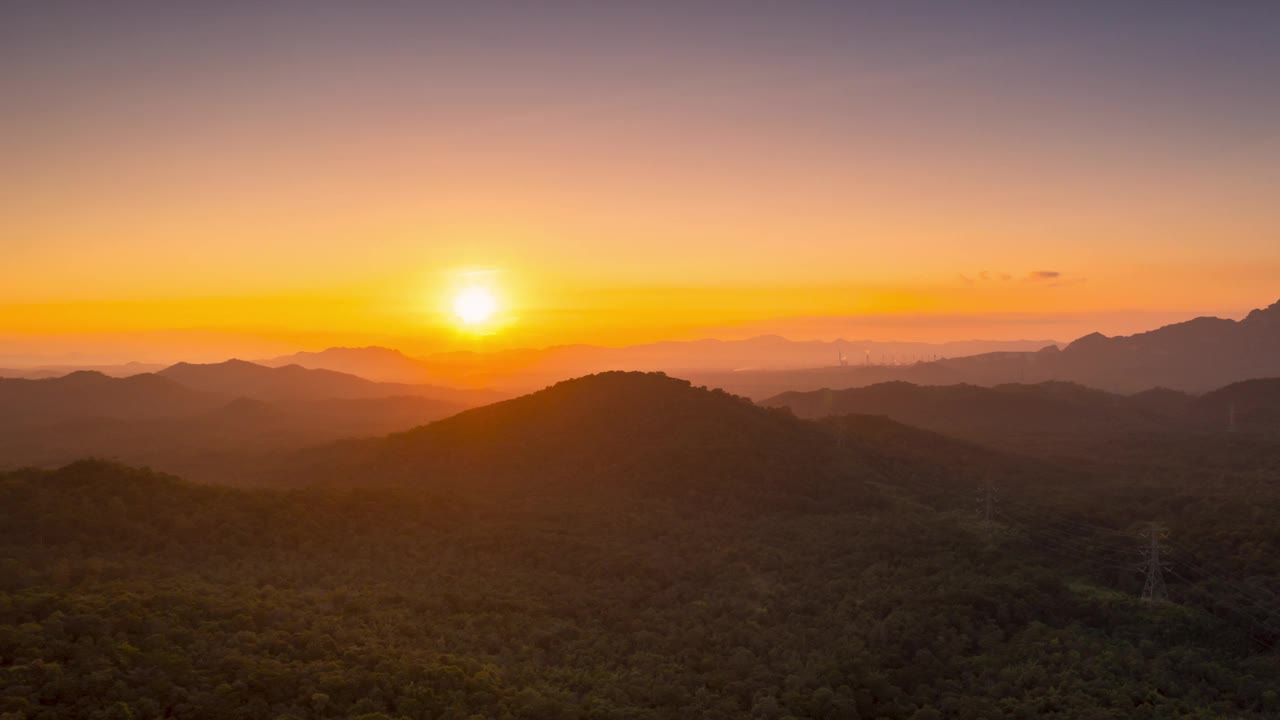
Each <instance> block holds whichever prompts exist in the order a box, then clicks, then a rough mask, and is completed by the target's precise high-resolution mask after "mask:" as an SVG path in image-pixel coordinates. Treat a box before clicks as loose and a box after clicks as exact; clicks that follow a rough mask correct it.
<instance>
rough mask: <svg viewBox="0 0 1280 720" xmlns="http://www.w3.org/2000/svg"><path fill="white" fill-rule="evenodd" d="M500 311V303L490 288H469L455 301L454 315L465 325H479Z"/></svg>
mask: <svg viewBox="0 0 1280 720" xmlns="http://www.w3.org/2000/svg"><path fill="white" fill-rule="evenodd" d="M497 309H498V301H497V299H496V298H494V296H493V293H491V292H489V290H488V288H483V287H478V286H474V287H469V288H466V289H464V290H463V291H461V292H459V293H458V294H457V296H455V297H454V299H453V314H454V315H456V316H457V318H458V319H459V320H461V321H462V323H463V324H464V325H479V324H480V323H483V322H484V321H486V320H488V319H489V318H491V317H493V313H494V312H495V311H497Z"/></svg>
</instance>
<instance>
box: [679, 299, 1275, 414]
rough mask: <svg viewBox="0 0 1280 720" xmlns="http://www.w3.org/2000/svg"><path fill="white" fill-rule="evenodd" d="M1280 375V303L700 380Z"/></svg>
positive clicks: (765, 393)
mask: <svg viewBox="0 0 1280 720" xmlns="http://www.w3.org/2000/svg"><path fill="white" fill-rule="evenodd" d="M1274 376H1280V303H1276V304H1273V305H1271V306H1270V307H1268V308H1265V309H1261V310H1254V311H1252V312H1250V313H1249V314H1248V315H1247V316H1246V317H1245V318H1243V319H1242V320H1239V321H1236V320H1226V319H1222V318H1209V317H1202V318H1197V319H1195V320H1189V321H1187V322H1183V323H1176V324H1173V325H1166V326H1165V327H1162V328H1159V329H1156V330H1151V331H1149V332H1145V333H1139V334H1136V335H1127V336H1121V337H1107V336H1105V335H1102V334H1099V333H1093V334H1091V335H1086V336H1084V337H1082V338H1080V339H1078V340H1076V341H1075V342H1072V343H1070V344H1069V345H1067V346H1066V347H1065V348H1062V349H1059V348H1058V347H1057V346H1047V347H1045V348H1043V349H1041V350H1038V351H1034V352H993V353H982V354H978V355H970V356H966V357H953V358H947V359H943V360H938V361H933V362H920V363H911V364H908V365H882V366H875V365H872V366H869V367H867V366H864V367H857V366H849V367H826V368H811V369H804V370H789V371H748V372H739V373H699V374H693V375H690V376H689V377H691V378H692V379H694V381H695V382H699V383H705V384H708V385H714V386H716V387H723V388H725V389H726V390H729V391H730V392H735V393H738V394H742V395H747V396H750V397H752V398H755V399H764V398H768V397H771V396H773V395H777V394H778V393H782V392H787V391H793V390H794V391H808V390H819V389H822V388H852V387H862V386H866V385H873V384H876V383H882V382H890V381H894V380H901V381H905V382H911V383H915V384H919V385H953V384H960V383H968V384H972V385H1000V384H1005V383H1040V382H1046V381H1064V382H1072V383H1078V384H1080V385H1086V386H1088V387H1093V388H1099V389H1103V390H1109V391H1112V392H1121V393H1133V392H1139V391H1142V390H1148V389H1151V388H1156V387H1164V388H1170V389H1173V390H1180V391H1183V392H1191V393H1203V392H1208V391H1209V390H1212V389H1214V388H1218V387H1221V386H1223V385H1227V384H1230V383H1233V382H1238V381H1241V380H1250V379H1254V378H1264V377H1274Z"/></svg>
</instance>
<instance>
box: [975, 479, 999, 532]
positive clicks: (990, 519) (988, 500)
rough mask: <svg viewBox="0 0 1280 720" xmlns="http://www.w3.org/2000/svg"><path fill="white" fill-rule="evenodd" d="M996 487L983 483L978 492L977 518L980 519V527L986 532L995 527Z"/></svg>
mask: <svg viewBox="0 0 1280 720" xmlns="http://www.w3.org/2000/svg"><path fill="white" fill-rule="evenodd" d="M996 500H997V497H996V489H995V487H994V486H993V485H992V484H991V483H990V482H986V483H983V485H982V489H981V490H980V491H979V492H978V519H979V520H980V521H982V529H983V530H984V531H985V532H986V533H987V534H988V535H990V534H991V530H992V529H993V528H994V527H995V515H996Z"/></svg>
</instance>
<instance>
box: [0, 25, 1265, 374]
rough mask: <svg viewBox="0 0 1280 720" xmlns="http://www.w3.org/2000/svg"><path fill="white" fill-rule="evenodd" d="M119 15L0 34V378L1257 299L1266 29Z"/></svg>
mask: <svg viewBox="0 0 1280 720" xmlns="http://www.w3.org/2000/svg"><path fill="white" fill-rule="evenodd" d="M143 6H144V7H146V10H147V12H146V13H145V14H143V13H141V11H140V12H139V14H137V16H133V15H130V14H129V13H121V14H119V15H111V16H97V15H94V14H93V11H92V10H89V9H85V10H83V11H82V12H80V13H79V14H77V13H70V12H58V13H55V12H54V11H49V12H48V13H46V14H41V13H40V12H39V11H38V10H32V9H26V10H23V11H16V10H5V11H0V12H8V13H13V14H14V16H13V17H7V18H0V27H8V28H9V29H8V30H6V31H3V32H5V33H8V35H6V36H4V37H0V40H3V41H6V42H3V43H0V47H4V48H6V49H4V50H0V53H4V55H3V56H0V91H3V92H4V95H5V96H6V97H8V98H10V99H11V100H16V102H10V103H9V109H10V110H11V111H10V112H7V113H6V118H5V119H4V120H3V122H4V124H5V127H4V133H3V134H0V151H3V156H4V158H5V164H6V166H7V168H8V169H7V171H6V172H5V173H4V177H3V178H0V243H3V245H2V246H0V249H2V250H3V261H2V262H0V357H3V356H5V355H6V354H9V355H18V354H23V353H27V354H30V353H34V352H36V351H37V350H38V349H39V348H40V347H45V348H48V350H49V354H52V355H57V354H64V353H67V352H74V351H77V350H79V351H83V352H86V353H90V354H93V353H98V354H102V353H104V352H108V351H110V352H112V353H117V354H118V353H125V352H127V353H133V354H135V355H138V356H139V357H141V356H143V355H146V356H148V357H159V356H165V357H166V358H168V359H176V358H177V357H181V356H183V355H184V353H186V354H191V353H196V354H202V355H209V356H217V355H219V354H224V355H230V354H245V353H252V352H266V351H269V350H274V349H276V348H279V349H281V350H292V349H300V348H306V349H315V348H319V347H324V346H326V345H332V344H365V343H366V342H379V343H382V344H394V345H395V346H398V347H401V348H403V349H405V350H406V351H410V352H418V353H424V352H430V351H433V350H437V349H448V348H453V347H459V346H463V347H485V348H498V347H514V346H544V345H550V344H558V343H568V342H589V343H603V344H615V345H616V344H626V343H632V342H643V341H651V340H657V339H663V338H690V337H698V336H704V335H716V336H721V337H733V336H740V335H743V334H749V333H751V332H755V331H769V332H778V333H781V334H784V335H792V336H796V337H836V336H838V335H845V336H858V337H867V338H872V339H933V340H947V339H958V338H960V337H975V336H980V337H989V338H1009V337H1028V338H1046V337H1049V338H1054V339H1062V340H1069V339H1072V337H1074V336H1076V335H1078V334H1083V332H1087V331H1090V330H1093V329H1099V330H1102V331H1104V332H1111V333H1116V332H1131V331H1133V330H1138V329H1143V328H1145V327H1147V326H1149V325H1150V324H1151V323H1153V322H1154V323H1157V324H1158V321H1162V320H1165V319H1169V318H1180V317H1185V316H1188V315H1194V314H1202V313H1225V314H1236V315H1238V314H1239V313H1241V312H1243V311H1246V310H1247V309H1249V308H1252V307H1257V306H1261V305H1266V304H1269V303H1271V302H1273V301H1275V300H1276V299H1277V298H1278V297H1280V284H1277V283H1276V279H1277V278H1280V241H1278V240H1280V238H1277V231H1278V230H1280V216H1278V215H1277V214H1276V212H1275V193H1276V191H1277V189H1278V188H1280V139H1278V138H1280V136H1277V134H1276V132H1275V129H1274V128H1275V127H1280V122H1277V120H1280V115H1278V114H1277V107H1278V104H1280V97H1278V95H1280V93H1277V89H1276V86H1275V84H1274V77H1275V76H1276V75H1275V73H1274V72H1273V71H1274V70H1275V69H1276V55H1277V53H1276V51H1275V49H1274V48H1273V47H1271V43H1270V42H1269V40H1268V38H1269V37H1270V35H1268V34H1267V33H1266V32H1265V29H1266V28H1267V27H1275V25H1270V24H1268V23H1270V21H1271V20H1273V18H1272V16H1271V15H1270V14H1267V15H1266V16H1264V17H1252V16H1249V15H1247V14H1245V13H1244V11H1242V10H1235V11H1230V12H1224V13H1223V14H1222V15H1221V16H1218V17H1212V18H1207V19H1206V18H1195V22H1192V21H1191V20H1192V19H1190V18H1182V17H1180V16H1178V15H1177V13H1170V14H1169V15H1168V16H1167V17H1161V18H1158V19H1154V20H1153V18H1147V17H1140V16H1132V15H1130V14H1123V13H1122V14H1121V15H1119V16H1114V17H1113V16H1098V17H1096V18H1083V19H1073V20H1072V21H1071V22H1070V23H1066V24H1064V23H1063V21H1062V20H1063V19H1062V18H1059V17H1056V16H1053V15H1052V14H1045V15H1041V14H1037V13H1033V12H1032V11H1029V10H1028V11H1026V12H1025V13H1023V14H1021V15H1019V14H1016V13H1004V12H1002V13H1001V14H999V15H998V16H996V15H992V16H990V17H983V16H982V14H981V12H978V11H975V12H977V15H976V16H974V17H968V16H966V17H963V18H956V20H957V21H958V22H956V23H952V24H951V25H950V26H948V27H950V30H949V31H948V32H947V33H945V34H940V33H939V32H938V31H937V30H936V29H935V28H936V26H937V25H938V22H937V20H938V19H939V18H938V17H934V16H932V15H930V14H928V13H925V14H921V15H912V14H910V13H907V14H901V15H900V14H895V13H893V12H887V11H884V10H883V9H882V10H881V11H879V12H876V13H870V16H869V17H864V16H861V15H859V14H858V13H857V12H855V11H852V10H848V9H844V10H837V9H833V8H831V7H829V6H827V5H825V4H814V5H812V6H809V5H799V6H797V9H796V10H795V11H794V12H793V13H792V14H789V15H787V16H786V17H770V16H761V17H754V16H751V15H750V14H747V15H744V16H742V17H738V16H735V17H734V18H733V19H732V20H731V21H726V20H724V19H723V18H722V17H719V16H714V15H711V14H708V15H706V16H705V17H704V16H701V15H699V14H698V13H693V14H692V15H690V16H687V17H686V16H681V17H670V16H668V15H667V14H664V13H662V12H660V11H654V12H652V13H646V12H642V11H640V10H633V11H608V10H597V11H593V12H582V11H581V10H582V9H581V8H576V9H575V12H574V13H573V14H572V15H562V16H557V15H556V14H555V13H554V12H549V13H548V14H547V15H546V16H545V17H543V16H539V17H531V16H529V15H528V14H527V13H525V14H522V13H520V12H516V11H514V10H512V11H510V12H507V13H505V14H504V13H502V12H496V11H495V12H486V13H483V14H480V15H478V16H476V17H472V16H470V15H467V14H466V13H465V12H455V13H450V14H448V16H447V17H434V16H429V15H430V13H429V12H428V11H427V10H425V9H419V10H408V9H404V8H398V9H395V10H394V11H393V10H390V9H381V10H376V11H375V10H356V9H350V8H347V9H342V8H341V7H340V6H339V7H328V6H325V9H324V10H323V11H320V10H317V11H312V12H303V11H301V10H299V9H298V8H293V9H292V13H290V12H283V11H280V10H279V9H276V10H272V11H268V10H261V9H259V10H253V9H251V8H229V9H226V10H225V11H209V14H208V16H199V17H195V16H194V14H195V13H194V11H190V12H188V11H183V10H181V9H170V10H168V11H162V10H157V7H162V6H154V7H151V6H146V4H144V5H143ZM286 7H287V6H286ZM762 12H763V11H762ZM935 12H942V11H941V10H936V11H935ZM264 13H265V14H264ZM629 14H635V15H636V16H635V17H632V16H630V15H629ZM6 20H8V21H9V22H8V23H6V22H5V21H6ZM960 21H963V22H960ZM477 269H480V270H485V271H488V274H487V275H485V276H484V278H485V279H484V282H485V283H486V284H488V285H491V286H492V287H493V288H494V290H495V292H496V293H497V294H498V295H499V296H500V299H501V300H502V302H503V305H504V310H503V317H502V322H501V323H497V324H495V325H494V326H493V327H492V328H491V330H493V332H491V333H489V334H487V335H484V336H483V337H477V336H474V335H467V334H461V333H459V332H457V328H456V323H455V322H454V321H453V319H452V318H451V317H450V316H449V313H448V307H449V295H450V293H452V292H454V291H455V290H456V289H457V288H458V287H459V286H460V285H462V284H466V283H467V282H470V281H469V280H467V278H468V277H474V276H467V275H466V273H468V272H472V271H475V270H477ZM866 316H870V317H866ZM814 318H819V319H821V320H820V321H815V320H814ZM197 338H199V340H198V341H197Z"/></svg>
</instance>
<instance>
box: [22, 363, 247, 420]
mask: <svg viewBox="0 0 1280 720" xmlns="http://www.w3.org/2000/svg"><path fill="white" fill-rule="evenodd" d="M229 399H230V398H228V397H226V396H225V395H220V394H218V393H211V392H207V391H203V390H200V389H197V388H191V387H188V386H186V385H184V384H182V383H179V382H176V381H174V380H172V379H170V378H167V377H162V376H160V375H154V374H142V375H134V376H131V377H125V378H113V377H108V376H106V375H104V374H102V373H100V372H95V371H89V370H80V371H77V372H73V373H71V374H69V375H65V376H63V377H58V378H44V379H39V380H28V379H20V378H0V407H3V408H4V412H3V413H0V427H16V426H20V425H41V424H49V423H56V422H61V421H65V420H71V419H84V418H112V419H121V420H136V419H157V418H170V417H175V416H180V415H187V414H192V413H197V412H202V411H207V410H210V409H212V408H214V407H217V406H218V405H220V404H223V403H226V402H227V401H228V400H229Z"/></svg>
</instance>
